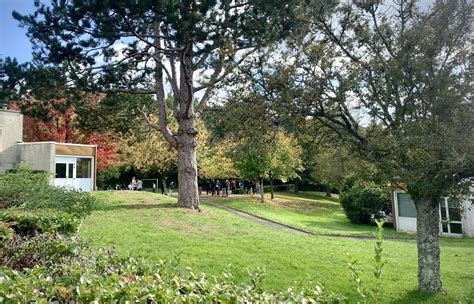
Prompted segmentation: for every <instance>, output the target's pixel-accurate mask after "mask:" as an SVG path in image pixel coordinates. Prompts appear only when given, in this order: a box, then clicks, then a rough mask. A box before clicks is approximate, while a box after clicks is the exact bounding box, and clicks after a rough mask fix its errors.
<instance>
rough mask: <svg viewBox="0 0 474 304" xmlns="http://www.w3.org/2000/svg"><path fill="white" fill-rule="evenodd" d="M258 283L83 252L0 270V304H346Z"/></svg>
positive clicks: (320, 292)
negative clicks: (28, 266) (41, 303)
mask: <svg viewBox="0 0 474 304" xmlns="http://www.w3.org/2000/svg"><path fill="white" fill-rule="evenodd" d="M261 278H262V276H261V274H259V273H255V274H250V280H251V285H244V284H236V283H235V282H234V280H233V278H232V275H231V274H230V273H229V272H227V271H225V272H224V273H223V274H222V276H221V277H219V278H211V277H208V276H207V275H205V274H195V273H193V272H192V271H191V270H190V269H187V270H184V271H182V270H180V269H178V263H177V262H176V260H172V261H169V262H163V261H162V262H160V263H159V264H148V263H147V262H146V261H145V260H142V259H134V258H122V257H119V256H117V255H116V254H114V253H111V252H110V251H107V250H97V251H92V250H86V249H83V250H82V251H81V252H80V253H79V254H76V255H72V256H68V255H65V256H64V257H63V259H62V261H61V264H59V263H45V264H44V265H40V266H34V267H33V268H31V269H27V270H25V271H24V272H22V271H18V270H14V269H10V268H5V267H3V268H0V302H11V303H17V302H21V303H26V302H36V301H38V302H39V301H47V302H52V301H57V302H72V301H74V302H79V303H85V302H91V301H98V302H100V303H110V302H121V303H122V302H125V301H133V302H139V303H188V302H193V303H248V302H293V303H309V302H313V303H314V302H318V303H344V302H345V297H343V296H341V295H338V294H335V293H332V292H329V291H327V290H325V289H324V288H322V287H320V286H315V287H314V288H312V289H305V290H302V291H300V292H296V291H293V290H291V289H290V290H288V291H286V292H273V293H268V292H265V291H263V290H262V288H261V286H260V283H261V280H260V279H261Z"/></svg>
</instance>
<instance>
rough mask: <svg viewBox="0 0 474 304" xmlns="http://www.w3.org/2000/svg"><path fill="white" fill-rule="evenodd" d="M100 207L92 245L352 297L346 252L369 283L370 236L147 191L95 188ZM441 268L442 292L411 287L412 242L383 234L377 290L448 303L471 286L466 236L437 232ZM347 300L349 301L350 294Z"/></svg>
mask: <svg viewBox="0 0 474 304" xmlns="http://www.w3.org/2000/svg"><path fill="white" fill-rule="evenodd" d="M94 195H95V196H96V197H97V198H98V199H99V200H100V201H102V202H103V207H102V208H101V210H99V211H95V212H94V213H93V214H92V215H90V216H89V217H87V218H86V220H85V221H84V223H83V225H82V227H81V235H82V237H83V238H85V239H90V240H91V241H92V245H93V246H101V247H115V248H116V250H117V251H118V252H119V253H120V254H123V255H133V256H142V257H145V258H147V259H148V260H150V261H158V260H159V259H169V258H171V257H172V256H173V255H174V254H176V253H179V254H181V264H182V265H183V266H190V267H191V268H193V269H194V270H195V271H199V272H206V273H209V274H213V275H219V274H220V273H221V272H222V270H223V269H224V268H225V267H226V266H227V265H229V264H232V266H231V268H230V269H231V271H232V273H234V275H235V279H236V280H237V281H246V282H247V283H248V282H249V279H248V276H247V274H246V271H247V269H250V270H255V269H256V268H257V267H264V268H265V270H266V279H265V281H264V285H265V286H264V287H265V288H268V289H279V290H284V289H287V288H288V287H291V286H293V287H301V286H308V285H311V283H312V282H314V283H316V282H319V283H322V284H324V285H325V286H326V287H327V288H329V289H331V290H334V291H338V292H341V293H343V294H346V295H348V296H350V297H351V298H352V299H355V291H354V289H353V284H352V282H351V281H350V275H349V272H348V269H347V261H348V257H347V256H346V253H349V254H350V255H352V256H353V257H354V258H356V259H358V260H359V264H358V265H359V268H360V269H361V270H362V271H363V272H364V274H363V279H364V281H365V282H367V284H368V285H367V286H370V282H372V279H371V274H370V272H371V270H372V262H371V259H372V257H373V244H374V241H372V240H370V241H369V240H355V239H346V238H330V237H316V236H305V235H299V234H294V233H291V232H285V231H280V230H278V229H275V228H272V227H267V226H264V225H260V224H256V223H253V222H250V221H248V220H246V219H242V218H239V217H237V216H235V215H233V214H231V213H229V212H227V211H225V210H221V209H217V208H212V207H210V206H203V212H201V213H197V212H194V211H190V210H185V209H179V208H175V202H176V199H175V198H170V197H166V196H162V195H159V194H153V193H143V192H142V193H139V192H128V191H120V192H97V193H95V194H94ZM441 244H442V249H441V250H442V275H443V283H444V286H445V288H446V290H447V292H448V295H447V296H432V297H430V296H424V295H420V294H419V293H417V292H416V287H417V278H416V273H417V263H416V244H415V243H414V242H413V241H387V242H385V243H384V255H385V259H387V261H388V262H387V265H386V266H385V268H384V270H383V274H382V293H383V296H384V299H385V302H388V303H413V302H426V303H446V302H453V301H454V300H455V299H456V298H457V297H459V296H461V295H462V294H463V293H464V292H465V291H467V290H468V289H469V288H472V286H474V264H473V263H472V252H473V250H474V240H472V239H443V240H442V241H441ZM352 302H354V301H352Z"/></svg>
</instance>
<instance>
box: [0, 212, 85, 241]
mask: <svg viewBox="0 0 474 304" xmlns="http://www.w3.org/2000/svg"><path fill="white" fill-rule="evenodd" d="M0 222H1V223H2V225H3V226H5V227H8V228H10V229H13V230H14V231H15V233H17V234H19V235H21V236H33V235H35V234H42V233H49V234H51V233H60V234H65V235H72V234H74V233H76V232H77V229H78V227H79V224H80V222H81V219H80V218H78V217H77V216H76V215H73V214H68V213H64V212H60V211H56V210H50V209H39V210H23V209H20V208H9V209H2V210H0ZM5 229H6V228H5Z"/></svg>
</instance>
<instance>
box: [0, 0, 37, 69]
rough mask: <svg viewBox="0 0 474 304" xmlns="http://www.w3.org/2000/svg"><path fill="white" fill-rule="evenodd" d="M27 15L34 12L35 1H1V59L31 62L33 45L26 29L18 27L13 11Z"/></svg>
mask: <svg viewBox="0 0 474 304" xmlns="http://www.w3.org/2000/svg"><path fill="white" fill-rule="evenodd" d="M13 10H16V11H18V12H19V13H22V14H26V13H32V12H33V11H34V5H33V0H0V57H7V56H10V57H16V58H17V59H18V61H20V62H25V61H29V60H31V43H30V40H29V39H28V37H26V29H25V28H20V27H19V26H18V21H16V20H15V19H13V17H12V11H13Z"/></svg>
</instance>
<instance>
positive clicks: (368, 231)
mask: <svg viewBox="0 0 474 304" xmlns="http://www.w3.org/2000/svg"><path fill="white" fill-rule="evenodd" d="M267 196H268V194H267ZM218 203H219V204H222V205H226V206H229V207H232V208H235V209H238V210H242V211H245V212H248V213H251V214H255V215H257V216H260V217H263V218H267V219H270V220H273V221H277V222H280V223H283V224H286V225H290V226H293V227H298V228H301V229H304V230H306V231H310V232H314V233H321V234H330V235H333V234H336V235H354V236H357V235H358V236H372V235H373V231H374V229H375V225H354V224H351V223H350V222H349V220H348V219H347V217H346V216H345V215H344V212H343V210H342V208H341V205H340V204H339V202H338V200H337V198H328V197H326V196H324V195H322V194H320V193H317V192H301V193H298V194H294V193H291V192H276V193H275V199H274V200H269V196H268V200H267V202H266V203H265V204H261V203H259V202H258V200H256V199H250V198H248V197H241V198H229V199H222V200H219V201H218ZM385 235H386V236H390V237H400V238H414V235H411V234H407V233H403V232H398V231H394V230H393V229H392V228H390V227H385Z"/></svg>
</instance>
